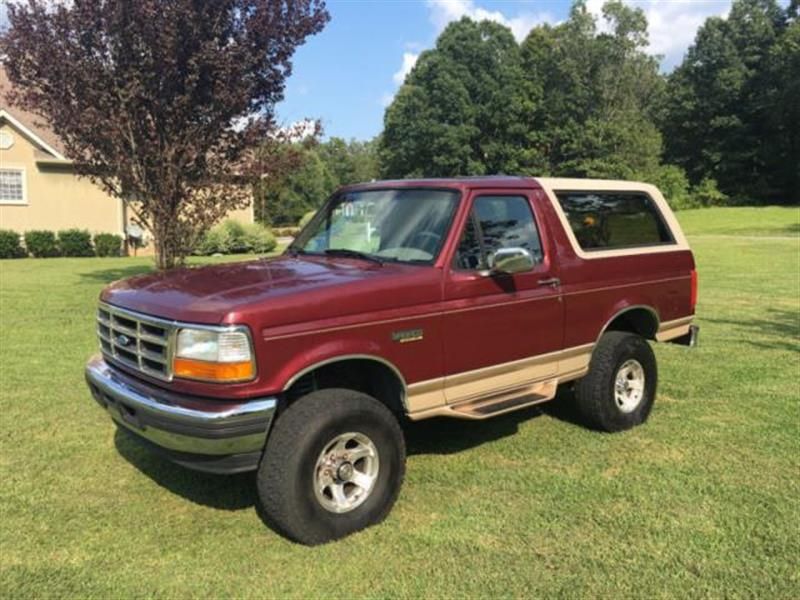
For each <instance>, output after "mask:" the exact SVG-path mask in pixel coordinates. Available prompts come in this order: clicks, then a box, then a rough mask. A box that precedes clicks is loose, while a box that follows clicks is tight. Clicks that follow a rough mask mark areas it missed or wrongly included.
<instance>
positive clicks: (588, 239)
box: [556, 191, 675, 251]
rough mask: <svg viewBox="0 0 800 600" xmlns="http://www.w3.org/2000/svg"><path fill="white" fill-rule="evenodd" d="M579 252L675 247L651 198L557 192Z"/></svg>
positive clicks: (611, 193)
mask: <svg viewBox="0 0 800 600" xmlns="http://www.w3.org/2000/svg"><path fill="white" fill-rule="evenodd" d="M556 198H557V199H558V203H559V204H560V205H561V208H562V210H563V211H564V214H565V215H566V217H567V221H568V222H569V226H570V228H571V229H572V232H573V233H574V234H575V238H576V239H577V241H578V244H579V245H580V247H581V249H583V250H586V251H592V250H612V249H619V248H636V247H646V246H658V245H662V244H674V243H675V240H674V238H673V236H672V234H671V233H670V230H669V228H668V227H667V225H666V224H665V223H664V218H663V217H662V215H661V213H660V212H659V210H658V208H657V207H656V204H655V202H654V201H653V199H652V198H651V197H650V196H649V195H648V194H646V193H644V192H593V191H580V192H556Z"/></svg>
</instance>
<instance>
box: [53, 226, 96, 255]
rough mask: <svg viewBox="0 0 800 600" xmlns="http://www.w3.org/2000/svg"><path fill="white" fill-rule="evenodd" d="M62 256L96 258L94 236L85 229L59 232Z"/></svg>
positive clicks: (59, 245)
mask: <svg viewBox="0 0 800 600" xmlns="http://www.w3.org/2000/svg"><path fill="white" fill-rule="evenodd" d="M58 250H59V252H60V254H61V256H94V248H92V234H91V233H89V232H88V231H87V230H85V229H64V230H62V231H59V232H58Z"/></svg>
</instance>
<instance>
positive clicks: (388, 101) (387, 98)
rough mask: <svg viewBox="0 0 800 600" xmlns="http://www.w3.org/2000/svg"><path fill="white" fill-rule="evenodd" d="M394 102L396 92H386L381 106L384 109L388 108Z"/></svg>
mask: <svg viewBox="0 0 800 600" xmlns="http://www.w3.org/2000/svg"><path fill="white" fill-rule="evenodd" d="M393 101H394V92H385V93H384V94H383V95H382V96H381V106H382V107H383V108H388V107H389V105H390V104H391V103H392V102H393Z"/></svg>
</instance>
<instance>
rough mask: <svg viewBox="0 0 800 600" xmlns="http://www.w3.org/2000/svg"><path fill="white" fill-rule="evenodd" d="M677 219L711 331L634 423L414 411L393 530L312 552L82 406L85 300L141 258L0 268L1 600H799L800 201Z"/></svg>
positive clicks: (662, 355)
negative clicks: (420, 415)
mask: <svg viewBox="0 0 800 600" xmlns="http://www.w3.org/2000/svg"><path fill="white" fill-rule="evenodd" d="M678 216H679V219H680V220H681V221H682V222H683V223H684V225H685V229H686V233H687V234H688V236H689V239H690V242H691V243H692V246H693V248H694V251H695V254H696V259H697V264H698V270H699V272H700V302H699V306H698V322H699V324H700V326H701V335H700V342H701V344H700V346H699V347H698V348H696V349H691V350H690V349H686V348H682V347H677V346H672V345H657V346H656V353H657V356H658V360H659V367H660V387H659V394H658V399H657V401H656V404H655V408H654V410H653V413H652V416H651V418H650V421H649V422H648V423H647V424H646V425H645V426H643V427H640V428H637V429H635V430H632V431H629V432H626V433H622V434H614V435H607V434H602V433H596V432H592V431H589V430H587V429H585V428H583V427H582V426H580V424H578V423H577V422H576V419H575V416H574V412H573V411H572V410H571V405H570V397H569V394H568V393H562V394H560V397H559V399H558V400H557V401H555V402H554V403H550V404H548V405H545V406H544V407H543V408H540V409H530V410H526V411H523V412H520V413H512V414H510V415H507V416H503V417H499V418H497V419H494V420H490V421H485V422H464V421H447V420H438V421H428V422H423V423H419V424H416V425H412V426H410V427H409V428H408V430H407V437H408V448H409V459H408V472H407V477H406V482H405V485H404V487H403V490H402V492H401V494H400V499H399V501H398V503H397V505H396V506H395V508H394V510H393V512H392V513H391V515H390V516H389V517H388V519H387V520H386V522H385V523H383V524H382V525H380V526H377V527H373V528H371V529H369V530H367V531H364V532H362V533H359V534H357V535H355V536H352V537H350V538H347V539H345V540H343V541H341V542H338V543H334V544H330V545H327V546H323V547H318V548H306V547H303V546H299V545H295V544H292V543H290V542H288V541H286V540H284V539H283V538H281V537H279V536H278V535H276V534H275V533H273V532H272V531H271V530H269V529H267V528H265V527H264V526H263V525H262V523H261V521H260V520H259V518H258V516H257V515H256V510H255V508H254V501H255V490H254V485H253V478H252V476H250V475H240V476H231V477H223V476H212V475H203V474H198V473H194V472H191V471H187V470H184V469H182V468H181V467H178V466H174V465H171V464H170V463H167V462H164V461H163V460H162V459H160V458H158V457H156V456H153V455H151V454H149V453H147V452H146V451H144V450H141V449H139V448H138V447H136V446H133V445H131V444H130V443H129V442H127V441H126V440H125V439H124V438H119V437H117V436H116V435H115V433H114V427H113V426H112V424H111V422H110V420H109V419H108V417H107V416H106V415H105V414H104V413H103V412H102V411H101V410H100V409H99V408H98V407H97V406H96V404H95V403H94V401H93V400H92V399H91V398H90V396H89V394H88V392H87V391H86V388H85V385H84V382H83V365H84V362H85V360H86V358H87V357H88V356H89V355H90V354H92V353H93V352H95V350H96V346H97V342H96V340H95V336H94V332H93V330H94V307H95V301H96V297H97V294H98V292H99V291H100V289H101V288H102V287H103V286H104V285H105V284H106V283H108V282H110V281H112V280H113V279H116V278H118V277H121V276H127V275H131V274H134V273H137V272H143V271H145V270H147V269H148V268H149V265H150V262H149V259H145V258H136V259H130V258H129V259H45V260H34V259H24V260H15V261H0V419H2V422H1V423H2V427H0V439H1V440H2V452H0V481H2V485H1V486H0V597H3V598H26V597H43V596H47V597H50V596H80V597H89V596H93V597H127V596H161V597H164V596H215V597H219V596H236V597H262V598H263V597H268V596H276V595H283V594H286V595H292V596H296V597H309V596H328V597H351V596H373V597H402V596H426V597H437V598H438V597H443V596H447V597H457V596H464V595H469V596H487V595H493V596H494V595H500V596H517V597H520V596H527V597H530V596H537V595H548V596H552V595H560V596H568V597H574V596H577V595H583V596H590V597H596V596H607V597H626V596H633V595H636V596H651V595H652V596H662V597H663V596H695V597H696V596H715V597H720V596H759V597H783V598H788V597H798V596H800V574H799V570H798V556H800V375H799V374H800V238H797V239H794V238H792V237H790V236H797V235H798V231H800V211H798V209H776V208H765V209H761V208H758V209H750V208H741V209H740V208H730V209H727V208H726V209H708V210H701V211H688V212H685V213H679V215H678ZM736 236H740V237H736ZM751 236H764V237H761V238H755V237H751ZM204 260H207V259H204Z"/></svg>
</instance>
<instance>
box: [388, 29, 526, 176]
mask: <svg viewBox="0 0 800 600" xmlns="http://www.w3.org/2000/svg"><path fill="white" fill-rule="evenodd" d="M523 88H524V80H523V77H522V68H521V60H520V53H519V46H518V45H517V43H516V41H515V40H514V36H513V35H512V34H511V31H510V30H509V29H508V28H507V27H504V26H502V25H499V24H497V23H492V22H488V21H484V22H481V23H476V22H474V21H471V20H470V19H468V18H463V19H461V20H460V21H458V22H455V23H451V24H450V25H448V27H447V28H446V29H445V30H444V32H442V34H441V35H440V36H439V39H438V40H437V41H436V47H435V48H434V49H433V50H429V51H427V52H423V53H422V54H421V55H420V57H419V60H418V61H417V64H416V66H415V67H414V69H413V70H412V71H411V73H410V74H409V75H408V77H407V78H406V82H405V83H404V84H403V85H402V86H401V88H400V90H399V91H398V93H397V96H396V97H395V99H394V101H393V102H392V104H391V106H389V108H388V109H387V111H386V115H385V117H384V131H383V135H382V136H381V141H380V147H379V156H380V161H381V168H382V174H383V175H385V176H388V177H421V176H432V177H441V176H453V175H457V174H460V175H482V174H486V173H503V172H506V173H515V172H519V170H520V169H521V167H522V166H523V163H524V161H525V160H526V157H525V155H526V152H529V150H527V149H526V145H525V142H526V140H527V129H526V126H525V119H524V116H525V113H526V111H527V110H528V109H529V108H530V106H529V104H530V102H531V98H529V97H526V94H525V93H524V89H523Z"/></svg>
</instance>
